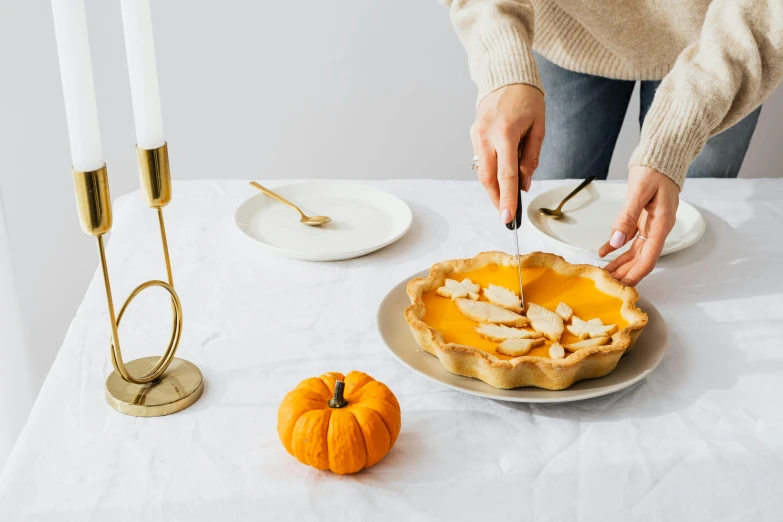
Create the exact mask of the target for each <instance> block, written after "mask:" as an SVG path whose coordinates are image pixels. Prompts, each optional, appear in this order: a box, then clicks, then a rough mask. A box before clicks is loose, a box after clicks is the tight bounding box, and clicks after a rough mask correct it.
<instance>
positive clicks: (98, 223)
mask: <svg viewBox="0 0 783 522" xmlns="http://www.w3.org/2000/svg"><path fill="white" fill-rule="evenodd" d="M136 155H137V159H138V162H139V175H140V176H141V189H142V194H143V195H144V197H145V199H146V201H147V204H148V205H149V206H150V207H151V208H154V209H156V210H157V212H158V224H159V225H160V239H161V243H162V245H163V258H164V261H165V263H166V275H167V276H168V282H165V281H160V280H151V281H146V282H144V283H142V284H140V285H139V286H137V287H136V288H135V289H134V290H133V291H132V292H131V293H130V295H129V296H128V298H127V299H126V300H125V302H124V303H123V304H122V306H121V307H120V313H119V314H117V315H116V316H115V312H114V301H113V299H112V292H111V283H110V281H109V269H108V265H107V263H106V250H105V247H104V242H103V235H104V234H106V233H107V232H108V231H109V230H110V229H111V225H112V213H111V198H110V196H109V180H108V176H107V174H106V165H104V166H103V167H101V168H100V169H98V170H93V171H88V172H79V171H74V172H73V181H74V187H75V189H76V202H77V205H78V208H79V218H80V220H81V225H82V230H84V231H85V232H86V233H87V234H89V235H91V236H94V237H96V238H97V239H98V254H99V256H100V260H101V269H102V270H103V282H104V285H105V288H106V301H107V304H108V308H109V321H110V324H111V362H112V365H113V366H114V371H113V372H112V374H111V375H109V378H108V379H106V400H107V402H108V403H109V404H110V405H111V406H112V408H114V409H115V410H117V411H119V412H121V413H124V414H126V415H133V416H136V417H158V416H161V415H168V414H171V413H176V412H178V411H181V410H184V409H185V408H187V407H188V406H190V405H191V404H193V403H195V402H196V401H197V400H198V399H199V397H201V393H202V392H203V390H204V385H203V382H202V377H201V371H199V369H198V368H197V367H196V365H194V364H193V363H190V362H188V361H186V360H184V359H179V358H175V357H174V354H175V353H176V351H177V346H178V345H179V341H180V336H181V335H182V304H181V303H180V300H179V296H178V295H177V292H176V290H174V280H173V277H172V275H171V260H170V259H169V247H168V243H167V241H166V227H165V225H164V222H163V207H165V206H166V205H167V204H168V203H169V201H171V175H170V173H169V156H168V148H167V145H166V144H165V143H164V144H163V146H161V147H158V148H157V149H140V148H138V147H137V148H136ZM152 287H160V288H163V289H164V290H166V291H167V292H168V293H169V296H170V297H171V309H172V312H173V319H172V326H171V338H170V339H169V344H168V347H167V348H166V351H165V353H164V354H163V355H162V356H160V357H143V358H141V359H136V360H133V361H130V362H128V363H127V364H126V363H125V362H124V361H123V359H122V351H121V350H120V338H119V334H118V328H119V326H120V321H121V320H122V316H123V315H124V314H125V311H126V310H127V308H128V306H129V305H130V303H131V301H133V299H134V298H135V297H136V296H137V295H139V294H140V293H141V292H142V291H144V290H146V289H147V288H152Z"/></svg>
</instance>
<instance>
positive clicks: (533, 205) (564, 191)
mask: <svg viewBox="0 0 783 522" xmlns="http://www.w3.org/2000/svg"><path fill="white" fill-rule="evenodd" d="M575 181H576V183H574V184H573V185H563V186H560V187H554V188H552V189H549V190H545V191H544V192H541V193H540V194H536V195H535V196H534V197H533V199H531V200H530V201H529V202H528V203H527V221H528V223H529V224H530V226H531V227H532V228H533V229H534V230H535V231H536V233H538V234H540V235H541V236H543V237H545V238H546V239H547V240H548V241H552V242H554V243H556V244H557V245H559V246H562V247H565V248H568V249H570V250H571V251H573V252H574V253H578V254H582V255H586V256H588V257H590V258H593V259H596V260H599V261H612V260H614V259H616V258H617V257H618V256H619V255H620V253H622V252H618V251H615V252H611V253H609V254H607V255H606V256H605V257H603V258H601V257H599V256H598V251H597V250H592V249H590V248H585V247H582V246H579V245H574V244H572V243H568V242H566V241H564V240H562V239H559V238H556V237H553V236H551V235H550V234H548V233H547V232H546V231H545V230H542V229H541V228H540V226H539V225H538V223H539V222H540V221H541V220H542V219H552V218H545V217H544V216H541V215H540V214H539V213H538V209H539V208H540V207H549V208H556V207H557V205H558V204H559V203H560V201H561V200H562V199H563V198H564V197H565V196H566V195H568V193H569V192H571V191H572V190H573V189H575V188H576V186H577V185H578V182H579V180H575ZM589 186H593V187H594V188H597V187H613V188H614V187H622V186H625V187H627V184H626V183H612V182H606V181H593V183H592V184H591V185H589ZM589 186H588V187H589ZM583 190H588V189H583ZM598 190H600V189H598ZM552 193H558V195H557V196H556V197H555V198H554V200H553V201H551V202H546V203H542V201H543V200H545V199H547V198H548V197H549V196H551V195H552ZM567 209H568V204H566V206H565V210H564V212H565V213H566V214H568V210H567ZM686 212H688V213H691V214H695V216H697V217H696V218H695V223H694V224H693V225H692V226H693V228H694V229H695V230H696V234H695V235H694V237H692V238H691V239H690V240H688V241H683V242H680V243H676V244H674V245H670V246H668V247H667V246H664V248H663V251H662V252H661V257H663V256H667V255H669V254H673V253H674V252H678V251H680V250H683V249H686V248H688V247H690V246H692V245H694V244H696V243H697V242H698V241H699V240H700V239H701V238H702V236H704V233H705V231H706V230H707V223H706V221H705V220H704V216H702V215H701V212H699V209H697V208H696V207H695V206H693V205H692V204H691V203H688V202H687V201H684V200H682V199H680V204H679V207H678V209H677V213H678V214H681V215H682V214H684V213H686ZM608 227H611V223H610V224H609V225H608ZM609 232H610V230H609V229H608V228H607V239H608V237H609V236H608V234H609Z"/></svg>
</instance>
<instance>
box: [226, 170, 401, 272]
mask: <svg viewBox="0 0 783 522" xmlns="http://www.w3.org/2000/svg"><path fill="white" fill-rule="evenodd" d="M317 184H339V185H343V186H345V187H354V188H358V189H360V190H366V191H369V192H379V193H383V194H384V195H385V196H387V197H390V198H393V199H395V200H396V202H397V203H398V204H399V205H401V206H400V208H404V209H405V211H406V215H405V217H404V219H405V221H406V224H405V226H404V227H401V228H400V229H399V230H398V231H397V233H396V234H394V235H393V236H391V237H388V238H385V239H384V240H383V241H380V242H378V243H377V244H375V245H372V246H371V247H367V248H363V249H360V250H350V251H343V252H339V253H335V254H308V253H302V252H299V251H297V250H292V249H289V248H283V247H278V246H275V245H272V244H269V243H267V242H265V241H261V240H260V239H259V238H257V237H255V236H253V235H251V234H250V233H248V231H247V230H246V226H245V225H244V224H243V223H240V219H239V213H240V211H241V210H242V209H243V208H244V207H245V206H246V205H250V204H251V202H252V201H253V200H257V201H258V200H262V201H263V200H264V198H269V196H266V195H264V194H263V193H261V192H259V191H258V190H257V189H254V188H252V187H250V185H249V184H248V187H249V190H250V191H256V194H252V195H251V196H250V197H248V198H247V199H245V200H244V201H243V202H242V203H240V204H239V206H238V207H237V209H236V211H234V223H235V224H236V226H237V228H238V229H239V230H240V231H241V232H242V234H243V235H244V236H245V237H247V238H249V239H251V240H252V241H253V242H254V243H256V244H258V245H260V246H261V247H262V248H265V249H267V250H271V251H273V252H276V253H278V254H280V255H282V256H285V257H289V258H291V259H298V260H301V261H345V260H348V259H354V258H357V257H361V256H365V255H367V254H371V253H373V252H376V251H378V250H380V249H382V248H384V247H387V246H389V245H391V244H392V243H394V242H396V241H398V240H399V239H401V238H402V237H403V236H404V235H405V234H407V233H408V231H409V230H410V228H411V225H412V223H413V212H412V211H411V209H410V207H409V206H408V204H407V203H405V201H403V200H402V199H401V198H400V197H398V196H396V195H395V194H392V193H391V192H387V191H385V190H381V189H379V188H375V187H372V186H369V185H363V184H361V183H353V182H351V181H332V180H313V181H308V182H298V183H286V184H282V185H275V186H273V187H269V188H270V189H271V190H273V191H275V192H278V191H280V190H283V191H284V190H285V188H286V187H295V186H296V187H298V186H305V185H317ZM281 195H283V194H281ZM283 196H284V195H283ZM284 197H285V196H284ZM269 201H270V203H271V202H273V201H274V200H272V199H271V198H269ZM294 203H296V202H294ZM303 226H307V225H303Z"/></svg>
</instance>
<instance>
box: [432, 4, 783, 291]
mask: <svg viewBox="0 0 783 522" xmlns="http://www.w3.org/2000/svg"><path fill="white" fill-rule="evenodd" d="M446 3H447V4H449V5H450V6H451V18H452V22H453V23H454V26H455V28H456V30H457V33H458V35H459V37H460V40H461V41H462V43H463V45H464V46H465V48H466V50H467V52H468V61H469V66H470V72H471V77H472V78H473V80H474V81H475V82H476V83H477V84H478V88H479V98H478V99H479V104H478V111H477V115H476V122H475V123H474V125H473V127H472V128H471V132H470V136H471V140H472V142H473V148H474V154H475V155H476V156H478V160H477V164H478V175H479V179H480V180H481V183H482V185H483V186H484V188H485V189H486V191H487V193H488V194H489V196H490V198H491V200H492V203H493V204H494V205H495V206H496V207H497V208H498V210H499V212H500V220H501V221H502V222H503V223H508V222H510V221H511V217H512V216H513V215H514V212H515V210H516V201H517V196H516V193H517V190H518V183H520V182H521V185H522V187H521V188H522V190H525V191H527V190H528V189H529V188H530V181H531V178H532V176H533V173H534V172H536V171H538V172H539V175H543V176H544V177H547V178H558V177H560V178H574V177H577V178H584V177H587V176H588V175H595V176H598V177H603V178H605V177H606V175H607V172H608V169H609V162H610V161H611V156H612V151H613V149H614V145H615V142H616V140H617V136H618V134H619V131H620V127H621V125H622V121H623V117H624V116H625V112H626V108H627V105H628V101H629V99H630V96H631V93H632V91H633V87H634V83H635V81H637V80H638V81H641V82H642V83H641V117H640V123H641V126H642V127H641V139H640V141H639V145H638V146H637V147H636V150H635V151H634V152H633V154H632V156H631V160H630V162H629V175H628V194H627V197H626V201H625V205H624V207H623V209H622V211H621V212H620V214H619V215H618V216H617V218H616V220H615V223H614V225H613V228H612V231H611V232H610V233H609V234H608V235H609V240H608V241H607V242H606V243H605V244H604V245H603V246H602V247H601V248H600V250H599V253H600V255H601V256H602V257H603V256H605V255H606V254H608V253H609V252H612V251H613V250H616V249H618V248H620V247H622V246H623V245H625V244H626V243H627V242H628V241H633V244H632V246H631V248H630V250H629V251H628V252H627V253H625V254H622V255H621V256H620V257H618V258H617V259H616V260H615V261H613V262H611V263H609V265H607V267H606V269H607V270H608V271H610V272H611V274H612V276H614V277H615V278H617V279H619V280H621V281H622V282H623V283H625V284H627V285H632V286H634V285H636V284H637V283H638V282H639V281H640V280H641V279H642V278H644V277H645V276H646V275H647V274H649V273H650V272H651V271H652V269H653V268H654V267H655V263H656V262H657V260H658V257H659V256H660V253H661V250H662V249H663V244H664V240H665V239H666V236H667V235H668V234H669V232H670V231H671V229H672V227H673V226H674V222H675V213H676V211H677V205H678V202H679V191H680V189H681V188H682V184H683V181H684V179H685V177H686V175H688V176H691V177H713V176H720V177H736V176H737V174H738V172H739V168H740V165H741V164H742V160H743V158H744V156H745V152H746V151H747V148H748V145H749V143H750V138H751V136H752V135H753V130H754V129H755V126H756V122H757V120H758V116H759V111H760V105H761V103H762V102H763V101H764V99H765V98H766V97H767V96H769V94H770V93H771V92H772V91H773V90H774V89H775V87H776V86H777V85H778V83H780V81H781V76H783V0H691V1H688V2H661V1H660V0H446ZM534 28H535V38H534ZM544 93H546V110H545V101H544V100H545V95H544ZM545 128H546V132H547V138H546V140H544V129H545ZM719 133H721V134H719ZM716 135H717V136H716Z"/></svg>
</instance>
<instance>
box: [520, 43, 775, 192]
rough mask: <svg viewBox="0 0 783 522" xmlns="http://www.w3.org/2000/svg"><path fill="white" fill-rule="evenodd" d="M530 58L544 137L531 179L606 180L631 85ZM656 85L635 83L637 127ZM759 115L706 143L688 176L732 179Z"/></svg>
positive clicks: (543, 59)
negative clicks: (540, 96)
mask: <svg viewBox="0 0 783 522" xmlns="http://www.w3.org/2000/svg"><path fill="white" fill-rule="evenodd" d="M535 57H536V62H537V64H538V69H539V72H540V74H541V79H542V81H543V83H544V89H545V90H546V138H545V139H544V144H543V146H542V148H541V157H540V163H539V166H538V169H536V174H535V177H536V178H537V179H566V178H586V177H588V176H597V177H598V179H606V176H607V175H608V173H609V163H610V162H611V161H612V153H613V152H614V146H615V143H616V142H617V137H618V135H619V134H620V128H621V127H622V125H623V119H624V118H625V113H626V110H627V109H628V103H629V101H630V99H631V94H632V93H633V89H634V85H635V83H636V82H633V81H625V80H612V79H609V78H602V77H600V76H592V75H590V74H582V73H577V72H573V71H569V70H567V69H563V68H562V67H560V66H558V65H555V64H554V63H552V62H550V61H549V60H547V59H546V58H544V57H543V56H541V55H540V54H538V53H536V54H535ZM660 83H661V82H660V81H643V82H641V90H640V102H641V103H640V108H639V109H640V110H639V125H640V126H641V125H642V124H643V123H644V117H645V116H646V115H647V111H648V110H649V109H650V105H652V102H653V96H654V95H655V89H657V88H658V85H660ZM760 113H761V107H759V108H758V109H756V110H755V111H753V112H752V113H750V114H749V115H748V116H746V117H745V118H744V119H743V120H741V121H740V122H738V123H737V124H735V125H734V126H733V127H731V128H729V129H727V130H725V131H723V132H722V133H720V134H718V135H716V136H713V137H712V138H710V139H709V140H707V143H706V145H705V146H704V149H703V150H702V151H701V153H700V154H699V155H698V156H697V157H696V159H695V160H694V161H693V163H691V166H690V168H689V169H688V177H689V178H715V177H720V178H736V177H737V174H739V170H740V167H741V166H742V160H743V159H744V158H745V153H746V152H747V150H748V146H749V145H750V139H751V138H752V137H753V131H754V130H755V128H756V123H757V122H758V119H759V114H760Z"/></svg>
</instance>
